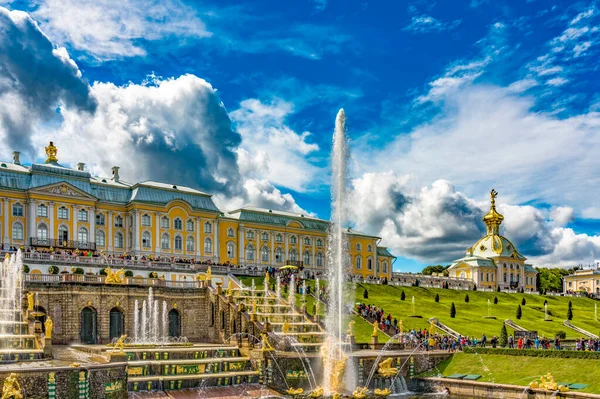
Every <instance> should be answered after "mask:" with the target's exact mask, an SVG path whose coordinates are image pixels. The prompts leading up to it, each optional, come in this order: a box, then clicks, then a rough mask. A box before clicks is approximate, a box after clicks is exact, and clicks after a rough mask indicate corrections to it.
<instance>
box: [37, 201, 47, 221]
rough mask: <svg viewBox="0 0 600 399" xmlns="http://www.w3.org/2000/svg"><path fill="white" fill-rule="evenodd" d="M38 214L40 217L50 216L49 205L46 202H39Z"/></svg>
mask: <svg viewBox="0 0 600 399" xmlns="http://www.w3.org/2000/svg"><path fill="white" fill-rule="evenodd" d="M36 215H37V217H39V218H47V217H48V207H47V206H46V205H45V204H39V205H38V206H37V211H36Z"/></svg>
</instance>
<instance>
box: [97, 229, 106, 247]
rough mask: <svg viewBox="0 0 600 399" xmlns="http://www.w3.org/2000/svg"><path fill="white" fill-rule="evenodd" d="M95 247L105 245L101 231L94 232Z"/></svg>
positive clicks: (104, 236) (104, 238)
mask: <svg viewBox="0 0 600 399" xmlns="http://www.w3.org/2000/svg"><path fill="white" fill-rule="evenodd" d="M96 245H97V246H99V247H103V246H104V245H106V235H105V234H104V232H103V231H102V230H98V231H96Z"/></svg>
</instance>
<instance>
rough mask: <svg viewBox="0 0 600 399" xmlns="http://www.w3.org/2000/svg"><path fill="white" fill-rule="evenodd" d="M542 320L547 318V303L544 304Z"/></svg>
mask: <svg viewBox="0 0 600 399" xmlns="http://www.w3.org/2000/svg"><path fill="white" fill-rule="evenodd" d="M544 320H548V303H545V304H544Z"/></svg>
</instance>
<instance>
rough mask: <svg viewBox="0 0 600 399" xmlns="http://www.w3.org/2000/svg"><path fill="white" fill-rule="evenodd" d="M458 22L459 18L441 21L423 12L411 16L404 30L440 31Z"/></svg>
mask: <svg viewBox="0 0 600 399" xmlns="http://www.w3.org/2000/svg"><path fill="white" fill-rule="evenodd" d="M460 23H461V20H460V19H457V20H455V21H452V22H442V21H440V20H439V19H437V18H434V17H432V16H431V15H427V14H423V15H419V16H413V17H412V18H411V20H410V24H408V25H407V26H406V27H404V30H405V31H408V32H413V33H426V32H441V31H446V30H451V29H454V28H456V27H457V26H458V25H460Z"/></svg>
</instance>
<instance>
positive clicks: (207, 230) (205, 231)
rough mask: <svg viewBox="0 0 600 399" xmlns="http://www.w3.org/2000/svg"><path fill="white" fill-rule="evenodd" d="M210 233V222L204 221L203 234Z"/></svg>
mask: <svg viewBox="0 0 600 399" xmlns="http://www.w3.org/2000/svg"><path fill="white" fill-rule="evenodd" d="M210 233H212V223H211V222H206V223H204V234H210Z"/></svg>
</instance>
